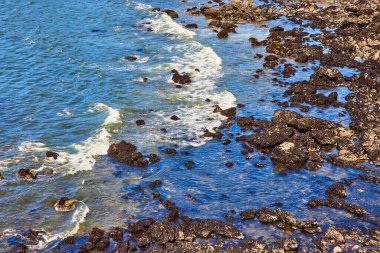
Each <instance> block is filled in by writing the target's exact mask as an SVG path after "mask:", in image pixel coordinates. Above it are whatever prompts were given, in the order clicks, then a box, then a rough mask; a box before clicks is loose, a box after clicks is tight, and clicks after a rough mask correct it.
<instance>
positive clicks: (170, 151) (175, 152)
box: [165, 148, 177, 155]
mask: <svg viewBox="0 0 380 253" xmlns="http://www.w3.org/2000/svg"><path fill="white" fill-rule="evenodd" d="M165 154H167V155H175V154H177V150H175V149H174V148H167V149H165Z"/></svg>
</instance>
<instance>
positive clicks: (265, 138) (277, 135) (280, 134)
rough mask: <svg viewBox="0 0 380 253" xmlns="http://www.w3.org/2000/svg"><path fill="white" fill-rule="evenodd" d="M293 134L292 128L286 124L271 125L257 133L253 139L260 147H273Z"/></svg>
mask: <svg viewBox="0 0 380 253" xmlns="http://www.w3.org/2000/svg"><path fill="white" fill-rule="evenodd" d="M293 134H294V129H293V128H290V127H286V126H273V127H269V128H267V129H265V131H264V132H263V133H261V134H258V135H257V136H256V137H255V139H254V141H255V142H256V143H257V145H259V146H260V147H262V148H268V147H273V146H276V145H278V144H281V143H282V142H284V141H285V140H287V139H289V138H290V137H291V136H292V135H293Z"/></svg>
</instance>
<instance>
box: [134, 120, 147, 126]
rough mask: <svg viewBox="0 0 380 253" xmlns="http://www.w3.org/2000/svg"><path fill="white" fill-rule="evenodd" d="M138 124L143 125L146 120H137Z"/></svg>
mask: <svg viewBox="0 0 380 253" xmlns="http://www.w3.org/2000/svg"><path fill="white" fill-rule="evenodd" d="M136 125H138V126H143V125H145V121H144V120H143V119H139V120H136Z"/></svg>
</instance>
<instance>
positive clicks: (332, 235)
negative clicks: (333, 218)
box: [325, 226, 345, 243]
mask: <svg viewBox="0 0 380 253" xmlns="http://www.w3.org/2000/svg"><path fill="white" fill-rule="evenodd" d="M325 237H326V238H328V239H330V240H333V241H334V242H335V243H344V242H345V239H344V236H343V234H342V233H341V232H340V231H339V230H338V229H337V228H336V227H334V226H329V227H328V228H327V230H326V232H325Z"/></svg>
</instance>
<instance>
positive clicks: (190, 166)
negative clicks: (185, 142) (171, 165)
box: [185, 161, 194, 169]
mask: <svg viewBox="0 0 380 253" xmlns="http://www.w3.org/2000/svg"><path fill="white" fill-rule="evenodd" d="M185 167H186V168H188V169H191V168H193V167H194V162H193V161H187V162H186V163H185Z"/></svg>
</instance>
